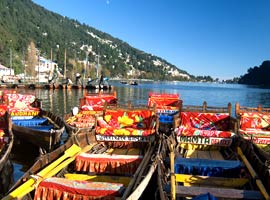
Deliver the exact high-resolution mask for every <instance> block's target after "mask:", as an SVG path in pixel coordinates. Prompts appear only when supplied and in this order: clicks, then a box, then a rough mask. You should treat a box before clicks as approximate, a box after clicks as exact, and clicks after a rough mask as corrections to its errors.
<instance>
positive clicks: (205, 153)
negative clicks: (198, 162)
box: [197, 151, 211, 159]
mask: <svg viewBox="0 0 270 200" xmlns="http://www.w3.org/2000/svg"><path fill="white" fill-rule="evenodd" d="M209 152H210V151H197V154H198V158H201V159H211V155H210V153H209Z"/></svg>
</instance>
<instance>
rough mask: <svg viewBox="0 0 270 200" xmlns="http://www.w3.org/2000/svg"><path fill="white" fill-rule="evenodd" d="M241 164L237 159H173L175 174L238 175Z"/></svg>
mask: <svg viewBox="0 0 270 200" xmlns="http://www.w3.org/2000/svg"><path fill="white" fill-rule="evenodd" d="M242 168H243V164H242V163H241V162H240V161H238V160H209V159H199V158H179V157H177V158H176V159H175V173H176V174H192V175H201V176H213V177H226V178H236V177H239V175H240V171H241V169H242Z"/></svg>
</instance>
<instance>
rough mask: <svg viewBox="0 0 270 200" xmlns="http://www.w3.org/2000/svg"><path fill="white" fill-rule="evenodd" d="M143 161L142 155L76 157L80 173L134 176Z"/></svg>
mask: <svg viewBox="0 0 270 200" xmlns="http://www.w3.org/2000/svg"><path fill="white" fill-rule="evenodd" d="M142 159H143V156H141V155H117V154H112V155H110V154H89V153H81V154H80V155H78V156H77V157H76V165H75V169H76V171H80V172H92V173H99V174H101V173H102V174H117V175H132V174H134V173H135V172H136V170H137V168H138V167H139V165H140V163H141V161H142Z"/></svg>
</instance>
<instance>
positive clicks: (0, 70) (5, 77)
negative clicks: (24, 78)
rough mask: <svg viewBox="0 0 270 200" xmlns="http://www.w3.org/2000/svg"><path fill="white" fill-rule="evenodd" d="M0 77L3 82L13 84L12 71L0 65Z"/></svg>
mask: <svg viewBox="0 0 270 200" xmlns="http://www.w3.org/2000/svg"><path fill="white" fill-rule="evenodd" d="M0 77H1V80H2V81H4V82H13V81H14V78H13V77H14V69H12V68H7V67H5V66H4V65H1V64H0Z"/></svg>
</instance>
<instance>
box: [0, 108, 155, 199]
mask: <svg viewBox="0 0 270 200" xmlns="http://www.w3.org/2000/svg"><path fill="white" fill-rule="evenodd" d="M116 111H117V113H118V115H117V116H115V117H119V116H120V115H121V114H123V112H125V115H123V116H122V118H119V119H120V121H115V119H116V118H115V117H114V116H112V115H111V114H112V113H114V112H116ZM106 116H107V117H106ZM109 116H110V117H109ZM142 117H143V118H142ZM139 118H140V119H141V120H140V121H134V124H133V131H132V134H131V135H127V134H126V131H127V130H129V131H130V130H131V128H130V127H129V129H127V130H126V128H128V127H122V128H119V126H115V127H114V125H116V123H121V124H122V123H125V122H127V123H128V124H129V125H131V124H130V122H131V120H135V119H139ZM109 119H110V120H112V121H110V120H109ZM98 120H99V124H98V126H97V128H96V130H95V134H93V133H89V132H84V133H82V134H79V135H72V136H71V137H70V138H69V139H68V141H67V142H66V143H65V144H64V145H62V146H60V147H59V148H58V149H56V150H55V151H53V152H51V153H49V154H47V155H42V156H40V158H39V159H38V160H37V162H36V163H35V164H34V165H33V166H32V167H31V168H30V169H29V170H28V171H27V172H26V173H25V174H24V176H23V177H22V178H21V179H20V180H19V181H18V182H17V183H15V184H14V187H13V188H11V190H10V192H9V193H8V194H7V195H6V196H5V197H4V198H3V200H7V199H14V198H18V199H20V198H23V199H33V198H35V199H41V200H42V199H139V198H140V197H141V196H142V193H143V192H144V190H145V188H146V187H147V184H148V183H149V180H150V179H151V177H152V175H153V173H154V172H155V168H156V163H157V158H158V157H157V156H156V155H158V150H159V145H158V144H159V143H158V140H157V139H158V135H157V132H156V131H157V127H156V126H157V124H156V123H157V116H156V115H155V112H154V111H153V110H150V109H139V108H136V109H133V108H132V109H120V108H119V107H117V108H116V107H115V108H111V107H110V108H107V109H106V111H104V115H103V117H100V118H99V119H98ZM106 120H109V121H106ZM152 120H154V121H153V122H154V123H150V121H152ZM104 123H107V125H106V126H105V127H104ZM142 123H145V129H143V128H142V127H141V126H137V125H138V124H140V125H142ZM128 124H126V125H128ZM136 124H137V125H136ZM148 125H149V126H148ZM137 127H140V128H138V129H137ZM104 129H106V130H104ZM110 131H113V132H115V133H116V135H111V134H110ZM139 131H142V132H144V134H143V135H139V134H136V132H137V133H139ZM133 132H134V133H133ZM123 133H125V135H122V134H123ZM31 191H33V192H31Z"/></svg>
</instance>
